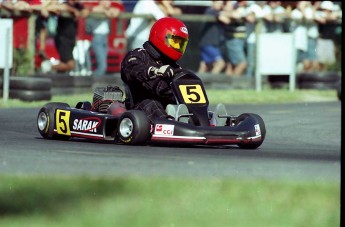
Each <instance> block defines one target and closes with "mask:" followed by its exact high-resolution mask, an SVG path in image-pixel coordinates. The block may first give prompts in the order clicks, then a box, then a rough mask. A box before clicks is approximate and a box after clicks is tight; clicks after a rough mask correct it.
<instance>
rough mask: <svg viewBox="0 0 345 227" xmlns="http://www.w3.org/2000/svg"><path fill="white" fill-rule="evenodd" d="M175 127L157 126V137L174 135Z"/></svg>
mask: <svg viewBox="0 0 345 227" xmlns="http://www.w3.org/2000/svg"><path fill="white" fill-rule="evenodd" d="M174 128H175V126H174V125H165V124H157V125H156V127H155V134H156V135H169V136H172V135H174Z"/></svg>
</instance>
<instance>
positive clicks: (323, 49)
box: [317, 1, 340, 70]
mask: <svg viewBox="0 0 345 227" xmlns="http://www.w3.org/2000/svg"><path fill="white" fill-rule="evenodd" d="M336 10H337V8H336V7H335V5H334V4H333V2H331V1H322V2H321V4H320V7H319V11H318V12H317V13H318V16H319V32H320V37H319V39H318V43H317V45H318V49H317V57H318V59H319V62H320V70H325V69H326V66H327V65H331V64H334V63H335V61H336V58H335V45H334V42H333V39H332V38H333V36H334V30H333V29H334V27H333V26H332V25H333V24H334V23H336V22H337V20H338V19H339V16H340V14H339V13H337V11H336Z"/></svg>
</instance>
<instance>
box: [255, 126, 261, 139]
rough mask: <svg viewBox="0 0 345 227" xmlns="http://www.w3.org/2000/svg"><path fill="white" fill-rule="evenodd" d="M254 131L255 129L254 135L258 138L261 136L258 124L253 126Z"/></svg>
mask: <svg viewBox="0 0 345 227" xmlns="http://www.w3.org/2000/svg"><path fill="white" fill-rule="evenodd" d="M254 129H255V135H257V136H260V135H261V130H260V125H259V124H256V125H254Z"/></svg>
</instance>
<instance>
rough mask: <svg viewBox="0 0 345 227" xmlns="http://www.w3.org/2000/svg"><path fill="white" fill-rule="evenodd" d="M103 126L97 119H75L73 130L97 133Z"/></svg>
mask: <svg viewBox="0 0 345 227" xmlns="http://www.w3.org/2000/svg"><path fill="white" fill-rule="evenodd" d="M100 125H101V119H100V118H97V117H87V118H83V119H75V120H74V122H73V126H72V128H73V130H76V131H81V132H94V133H97V128H98V127H99V126H100Z"/></svg>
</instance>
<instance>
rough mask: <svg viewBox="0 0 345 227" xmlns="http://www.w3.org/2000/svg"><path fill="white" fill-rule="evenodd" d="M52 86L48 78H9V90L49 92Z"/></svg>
mask: <svg viewBox="0 0 345 227" xmlns="http://www.w3.org/2000/svg"><path fill="white" fill-rule="evenodd" d="M51 86H52V80H51V79H50V78H39V77H14V76H12V77H10V89H16V90H35V91H49V90H50V89H51Z"/></svg>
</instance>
